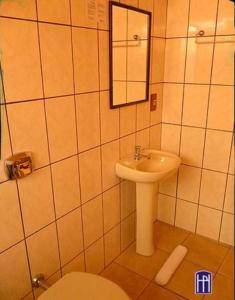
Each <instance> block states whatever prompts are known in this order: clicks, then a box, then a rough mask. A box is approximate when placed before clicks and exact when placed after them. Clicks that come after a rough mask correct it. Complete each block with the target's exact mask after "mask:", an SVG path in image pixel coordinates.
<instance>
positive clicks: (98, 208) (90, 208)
mask: <svg viewBox="0 0 235 300" xmlns="http://www.w3.org/2000/svg"><path fill="white" fill-rule="evenodd" d="M102 214H103V213H102V197H101V196H99V197H96V198H95V199H92V200H91V201H89V202H87V203H86V204H84V205H83V206H82V218H83V232H84V243H85V248H86V247H88V246H89V245H91V244H92V243H93V242H94V241H96V240H97V239H98V238H100V237H101V236H102V234H103V215H102Z"/></svg>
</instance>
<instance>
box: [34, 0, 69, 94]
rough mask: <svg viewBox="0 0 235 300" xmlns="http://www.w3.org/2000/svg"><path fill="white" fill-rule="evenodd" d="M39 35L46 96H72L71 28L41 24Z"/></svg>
mask: <svg viewBox="0 0 235 300" xmlns="http://www.w3.org/2000/svg"><path fill="white" fill-rule="evenodd" d="M53 2H55V1H53ZM39 34H40V47H41V56H42V71H43V82H44V90H45V96H46V97H53V96H60V95H68V94H72V93H73V67H72V46H71V32H70V28H69V27H66V26H58V25H51V24H44V23H40V24H39Z"/></svg>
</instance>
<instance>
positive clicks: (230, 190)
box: [224, 175, 234, 214]
mask: <svg viewBox="0 0 235 300" xmlns="http://www.w3.org/2000/svg"><path fill="white" fill-rule="evenodd" d="M224 211H226V212H229V213H231V214H232V213H234V176H233V175H228V179H227V185H226V193H225V202H224Z"/></svg>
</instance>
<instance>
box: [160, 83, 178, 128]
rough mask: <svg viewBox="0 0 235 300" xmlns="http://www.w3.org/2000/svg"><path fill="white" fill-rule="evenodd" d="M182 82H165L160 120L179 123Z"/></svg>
mask: <svg viewBox="0 0 235 300" xmlns="http://www.w3.org/2000/svg"><path fill="white" fill-rule="evenodd" d="M182 101H183V84H174V83H165V84H164V89H163V108H162V122H164V123H173V124H181V114H182Z"/></svg>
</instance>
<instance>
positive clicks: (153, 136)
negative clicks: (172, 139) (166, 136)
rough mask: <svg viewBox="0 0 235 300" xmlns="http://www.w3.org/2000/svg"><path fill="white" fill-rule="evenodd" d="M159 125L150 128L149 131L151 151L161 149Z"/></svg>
mask: <svg viewBox="0 0 235 300" xmlns="http://www.w3.org/2000/svg"><path fill="white" fill-rule="evenodd" d="M161 129H162V126H161V124H158V125H154V126H151V127H150V129H149V131H150V132H149V135H150V136H149V147H150V148H152V149H159V150H160V148H161Z"/></svg>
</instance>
